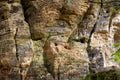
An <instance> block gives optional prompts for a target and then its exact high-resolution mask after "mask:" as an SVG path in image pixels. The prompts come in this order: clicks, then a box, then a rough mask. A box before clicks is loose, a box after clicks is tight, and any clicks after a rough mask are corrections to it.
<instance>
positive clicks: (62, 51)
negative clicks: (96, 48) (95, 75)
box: [44, 37, 89, 80]
mask: <svg viewBox="0 0 120 80" xmlns="http://www.w3.org/2000/svg"><path fill="white" fill-rule="evenodd" d="M44 58H45V59H44V60H45V66H46V67H47V68H48V71H49V72H50V73H52V74H53V76H54V77H55V78H60V79H63V78H64V79H69V78H71V79H73V80H74V79H76V80H79V79H80V77H82V76H85V75H86V74H88V72H89V65H88V63H89V58H88V56H87V51H86V46H85V45H83V44H81V43H79V42H71V43H67V42H65V41H61V39H60V38H59V39H58V38H57V37H51V38H50V39H49V40H48V41H47V42H46V43H45V46H44Z"/></svg>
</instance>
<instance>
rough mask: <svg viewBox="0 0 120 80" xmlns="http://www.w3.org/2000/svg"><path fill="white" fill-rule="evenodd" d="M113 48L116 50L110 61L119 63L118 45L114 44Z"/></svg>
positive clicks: (119, 46)
mask: <svg viewBox="0 0 120 80" xmlns="http://www.w3.org/2000/svg"><path fill="white" fill-rule="evenodd" d="M114 48H116V49H117V51H116V52H115V53H113V55H112V59H113V60H115V61H117V62H120V44H114Z"/></svg>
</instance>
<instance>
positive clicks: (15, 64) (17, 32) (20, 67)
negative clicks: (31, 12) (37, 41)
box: [0, 2, 33, 80]
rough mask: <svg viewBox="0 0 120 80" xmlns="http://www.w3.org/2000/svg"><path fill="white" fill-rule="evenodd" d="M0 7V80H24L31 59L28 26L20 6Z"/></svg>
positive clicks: (31, 51)
mask: <svg viewBox="0 0 120 80" xmlns="http://www.w3.org/2000/svg"><path fill="white" fill-rule="evenodd" d="M0 6H1V7H0V13H1V14H0V66H1V67H0V80H6V79H8V80H9V79H11V80H21V79H23V80H24V78H25V75H26V73H27V69H28V67H29V65H30V63H31V61H32V57H33V50H32V47H33V46H32V40H31V39H30V32H29V26H28V24H27V23H26V22H25V20H24V14H23V11H22V6H21V4H19V3H13V4H8V3H7V2H0Z"/></svg>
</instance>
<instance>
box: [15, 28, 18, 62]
mask: <svg viewBox="0 0 120 80" xmlns="http://www.w3.org/2000/svg"><path fill="white" fill-rule="evenodd" d="M17 32H18V28H16V32H15V36H14V40H15V48H16V58H17V60H18V61H19V54H18V48H17V42H16V36H17Z"/></svg>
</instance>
